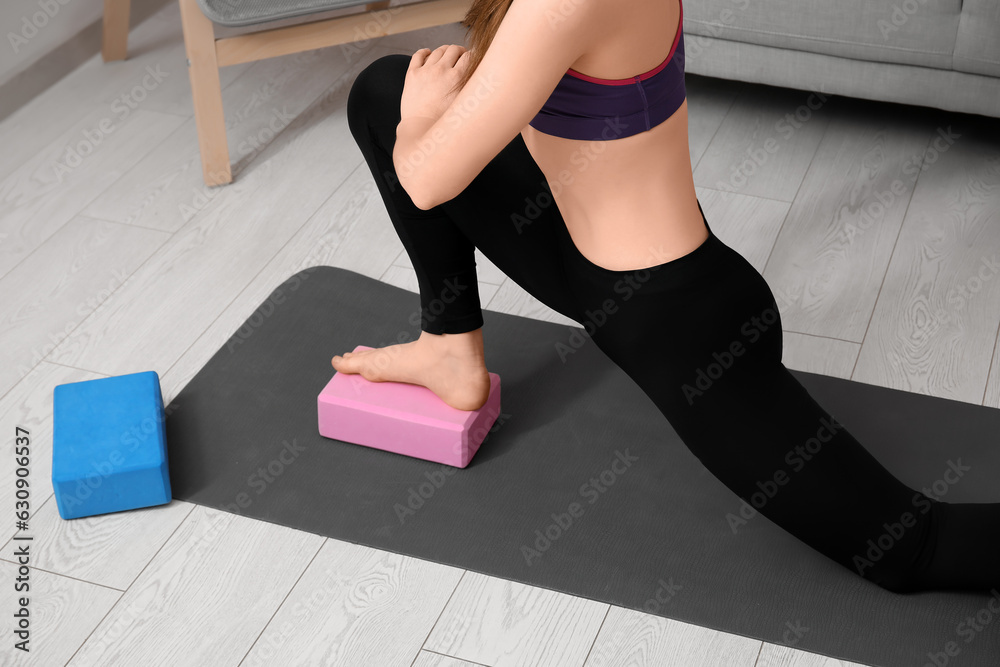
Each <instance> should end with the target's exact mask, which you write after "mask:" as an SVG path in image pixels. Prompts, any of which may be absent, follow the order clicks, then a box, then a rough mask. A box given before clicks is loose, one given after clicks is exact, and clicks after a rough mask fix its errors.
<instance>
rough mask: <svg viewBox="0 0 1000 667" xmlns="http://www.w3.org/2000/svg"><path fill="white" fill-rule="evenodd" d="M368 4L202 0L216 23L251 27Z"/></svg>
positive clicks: (351, 0) (362, 1)
mask: <svg viewBox="0 0 1000 667" xmlns="http://www.w3.org/2000/svg"><path fill="white" fill-rule="evenodd" d="M365 4H368V3H367V1H366V0H198V6H199V7H201V11H202V13H204V14H205V16H207V17H208V18H209V20H211V21H212V22H213V23H218V24H219V25H226V26H247V25H256V24H258V23H268V22H270V21H275V20H278V19H287V18H291V17H293V16H305V15H308V14H317V13H319V12H325V11H329V10H331V9H341V8H343V7H353V6H356V5H365Z"/></svg>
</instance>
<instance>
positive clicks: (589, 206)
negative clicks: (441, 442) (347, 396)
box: [332, 0, 1000, 592]
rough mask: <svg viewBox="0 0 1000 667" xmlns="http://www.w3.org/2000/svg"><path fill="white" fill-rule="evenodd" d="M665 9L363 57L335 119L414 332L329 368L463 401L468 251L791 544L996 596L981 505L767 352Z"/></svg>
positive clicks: (778, 341) (474, 348)
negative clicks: (554, 315) (572, 331)
mask: <svg viewBox="0 0 1000 667" xmlns="http://www.w3.org/2000/svg"><path fill="white" fill-rule="evenodd" d="M682 20H683V8H682V6H681V4H680V2H675V1H674V0H635V1H634V2H629V3H621V2H616V1H614V0H578V1H577V2H571V3H570V2H566V1H565V0H531V2H512V0H474V1H473V3H472V6H471V8H470V11H469V12H468V14H467V15H466V17H465V20H464V21H463V23H462V25H464V26H466V27H468V28H469V29H470V39H469V43H470V45H471V47H472V48H471V50H469V51H467V50H466V49H464V48H463V47H461V46H458V45H446V46H441V47H439V48H437V49H435V50H433V51H431V50H430V49H421V50H419V51H417V52H416V53H414V54H413V55H412V56H404V55H400V54H394V55H389V56H385V57H382V58H379V59H378V60H376V61H374V62H373V63H372V64H371V65H369V66H368V67H367V68H366V69H365V70H364V71H363V72H362V73H361V74H360V75H359V76H358V78H357V80H356V81H355V83H354V85H353V87H352V89H351V92H350V96H349V99H348V104H347V107H348V109H347V111H348V121H349V126H350V130H351V133H352V135H353V136H354V138H355V140H356V141H357V144H358V146H359V148H360V149H361V152H362V154H363V155H364V158H365V160H366V161H367V163H368V166H369V168H370V169H371V172H372V176H373V177H374V179H375V182H376V184H377V186H378V188H379V192H380V194H381V196H382V198H383V200H384V202H385V206H386V210H387V211H388V214H389V217H390V219H391V220H392V224H393V225H394V226H395V229H396V232H397V233H398V234H399V238H400V240H401V241H402V243H403V246H404V248H406V252H407V253H408V254H409V256H410V259H411V260H412V262H413V268H414V270H415V272H416V275H417V279H418V282H419V285H420V303H421V314H422V317H421V321H420V327H421V334H420V337H419V338H418V339H417V340H415V341H412V342H408V343H403V344H399V345H392V346H387V347H384V348H378V349H373V350H368V351H365V352H361V353H357V354H352V353H349V352H348V353H346V354H344V355H343V356H340V355H338V356H336V357H334V358H333V360H332V364H333V367H334V368H335V369H336V370H337V371H338V372H343V373H361V374H362V375H363V376H364V377H366V378H367V379H369V380H373V381H386V380H392V381H399V382H409V383H414V384H420V385H423V386H426V387H428V388H430V389H431V390H432V391H434V392H435V393H436V394H437V395H438V396H440V397H441V399H442V400H444V401H445V402H447V403H448V404H449V405H452V406H453V407H456V408H459V409H463V410H474V409H477V408H479V407H481V406H482V405H483V404H484V402H485V400H486V397H487V395H488V391H489V376H488V374H487V370H486V365H485V361H484V356H483V338H482V325H483V318H482V312H481V310H480V303H479V292H478V285H477V280H476V267H475V255H474V252H475V249H476V248H479V249H480V250H481V251H482V253H483V254H484V255H485V256H486V257H488V258H489V259H490V260H491V261H492V262H493V263H494V264H496V265H497V266H498V267H499V268H500V269H501V270H502V271H503V272H504V273H506V274H507V276H509V277H510V278H511V280H513V281H514V282H516V283H517V284H518V285H520V286H521V287H522V288H524V289H525V290H526V291H527V292H528V293H530V294H531V295H533V296H534V297H535V298H537V299H538V300H539V301H541V302H542V303H544V304H546V305H547V306H549V307H550V308H552V309H553V310H555V311H557V312H559V313H562V314H563V315H565V316H567V317H569V318H571V319H573V320H575V321H577V322H579V323H585V327H586V329H587V332H588V333H589V334H590V335H591V338H592V339H593V341H594V343H595V344H596V345H597V346H598V347H599V349H600V350H602V351H603V352H604V353H605V354H607V356H608V357H609V358H610V359H611V360H612V361H613V362H614V363H615V364H617V365H618V366H619V367H620V368H622V369H623V370H624V371H625V372H626V373H627V374H628V375H629V376H630V377H631V378H632V379H633V380H635V382H636V383H637V384H638V385H639V386H640V387H641V389H642V390H643V391H644V392H645V393H646V394H647V395H648V396H649V397H650V398H651V399H652V400H653V401H654V402H655V404H656V405H657V407H658V408H659V409H660V410H661V412H662V413H663V414H664V416H665V417H666V418H667V420H668V421H669V422H670V424H671V425H672V426H673V427H674V429H675V430H676V431H677V433H678V434H679V435H680V437H681V438H682V440H683V441H684V443H685V444H686V445H687V446H688V447H689V448H690V449H691V451H692V452H693V453H694V454H695V455H696V456H697V457H698V459H699V460H700V461H701V462H702V463H704V465H705V466H706V467H707V468H708V469H709V470H710V471H711V472H712V473H713V474H714V475H715V476H716V477H717V478H718V479H719V480H721V481H722V482H723V483H724V484H726V486H728V487H729V488H730V489H731V490H732V491H733V492H734V493H736V494H737V495H739V496H740V497H741V498H743V499H744V500H747V501H748V502H752V501H751V500H750V499H751V497H752V496H753V495H754V494H755V493H758V492H759V491H760V490H761V488H762V487H761V486H760V484H765V485H766V484H768V483H770V484H772V485H773V486H772V491H773V493H770V494H769V498H768V499H767V502H766V504H764V505H763V506H762V508H761V509H760V511H761V513H762V514H764V515H765V516H767V517H768V518H769V519H771V520H772V521H773V522H775V523H776V524H778V525H780V526H781V527H783V528H784V529H786V530H787V531H789V532H790V533H792V534H793V535H795V536H796V537H798V538H799V539H801V540H803V541H804V542H806V543H807V544H809V545H810V546H812V547H813V548H815V549H817V550H819V551H820V552H821V553H823V554H825V555H827V556H828V557H830V558H831V559H833V560H835V561H836V562H838V563H840V564H842V565H844V566H845V567H848V568H850V569H852V570H853V571H855V572H856V573H858V574H859V575H861V576H862V577H864V578H866V579H868V580H870V581H873V582H874V583H876V584H878V585H879V586H882V587H884V588H886V589H888V590H892V591H897V592H913V591H920V590H926V589H934V588H943V589H974V590H983V591H986V590H988V589H990V588H991V587H993V586H997V585H1000V504H950V503H945V502H940V501H937V500H935V499H932V498H928V497H927V496H925V495H923V494H921V493H920V492H918V491H915V490H914V489H911V488H909V487H907V486H906V485H904V484H903V483H901V482H900V481H899V480H898V479H896V478H895V477H894V476H893V475H892V474H891V473H890V472H889V471H888V470H886V469H885V468H884V467H883V466H882V465H881V464H880V463H879V462H878V461H877V460H876V459H875V458H874V457H873V456H872V455H871V454H870V453H869V452H868V451H866V450H865V448H864V447H863V446H862V445H861V444H860V443H859V442H858V441H857V440H855V438H854V437H852V436H851V434H850V433H849V432H848V431H847V430H846V429H845V428H844V427H843V426H842V425H841V424H839V423H837V422H836V420H835V419H834V418H833V417H832V416H831V415H830V414H829V413H827V412H826V411H825V410H824V409H823V408H822V407H821V406H820V405H818V404H817V403H816V401H815V400H814V399H813V398H812V397H811V396H810V395H809V393H808V392H807V391H806V389H805V388H804V387H803V386H802V385H801V384H800V383H799V382H798V381H796V380H795V378H794V377H793V376H792V375H791V374H790V373H789V372H788V370H787V369H786V368H785V366H784V365H783V364H782V363H781V352H782V334H781V320H780V317H779V314H778V307H777V304H776V302H775V299H774V296H773V294H772V293H771V290H770V289H769V287H768V285H767V283H766V282H765V281H764V278H763V277H762V276H761V275H760V273H759V272H758V271H757V270H756V269H754V267H753V266H752V265H751V264H750V263H749V262H747V261H746V260H745V259H744V258H743V257H742V256H741V255H740V254H739V253H737V252H736V251H735V250H733V249H732V248H730V247H729V246H727V245H726V244H724V243H723V242H722V241H720V240H719V238H718V237H716V236H715V235H714V234H713V233H712V230H711V229H710V227H709V224H708V221H707V220H706V219H705V216H704V214H703V212H702V210H701V205H700V203H699V202H698V200H697V197H696V195H695V189H694V180H693V176H692V172H691V163H690V158H689V151H688V107H687V100H686V96H685V90H684V39H683V33H682V31H681V26H682ZM758 504H759V502H758ZM872 545H880V546H879V548H878V549H873V548H872ZM882 547H885V548H882Z"/></svg>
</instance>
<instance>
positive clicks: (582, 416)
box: [166, 266, 1000, 667]
mask: <svg viewBox="0 0 1000 667" xmlns="http://www.w3.org/2000/svg"><path fill="white" fill-rule="evenodd" d="M192 297H193V298H197V295H192ZM418 309H419V299H418V297H417V295H416V294H414V293H412V292H408V291H406V290H403V289H399V288H397V287H393V286H391V285H386V284H384V283H381V282H379V281H377V280H374V279H372V278H368V277H366V276H363V275H361V274H358V273H355V272H353V271H348V270H345V269H339V268H334V267H325V266H324V267H312V268H309V269H305V270H303V271H301V272H299V273H297V274H295V275H294V276H292V277H291V278H289V279H288V280H287V281H286V282H285V283H283V284H281V285H280V286H278V287H277V288H276V289H275V291H274V292H273V293H272V294H271V295H270V296H269V297H268V299H267V300H266V301H265V302H264V303H263V304H261V306H260V307H259V308H258V309H257V311H255V312H254V313H253V314H252V315H251V316H250V317H249V318H248V319H247V321H246V322H245V323H244V324H243V326H241V327H240V329H239V330H237V331H236V332H235V333H234V334H233V336H232V337H231V338H230V339H229V340H228V341H227V342H226V344H225V345H223V346H222V348H220V349H219V351H218V352H217V353H216V354H215V355H214V356H213V357H212V358H211V359H210V360H209V361H208V363H207V364H206V365H205V367H204V368H203V369H202V370H201V371H200V372H199V373H198V374H197V375H196V376H195V377H194V378H193V379H192V380H191V381H190V383H189V384H188V385H187V386H186V387H185V388H184V389H183V390H182V391H181V392H180V394H178V396H177V397H176V398H175V399H174V401H172V402H171V405H170V406H168V410H167V412H168V414H169V417H168V418H167V424H166V430H167V443H168V457H169V464H170V480H171V485H172V489H173V496H174V497H175V498H178V499H180V500H185V501H189V502H193V503H197V504H201V505H206V506H208V507H213V508H216V509H226V510H228V511H231V512H236V513H240V514H243V515H245V516H251V517H254V518H257V519H262V520H264V521H270V522H272V523H277V524H281V525H284V526H289V527H292V528H296V529H299V530H304V531H308V532H311V533H315V534H319V535H324V536H328V537H332V538H336V539H339V540H344V541H347V542H352V543H356V544H364V545H367V546H370V547H374V548H377V549H384V550H387V551H392V552H395V553H400V554H406V555H410V556H414V557H416V558H422V559H425V560H429V561H434V562H437V563H445V564H448V565H452V566H455V567H459V568H464V569H469V570H473V571H476V572H480V573H484V574H488V575H493V576H496V577H502V578H504V579H509V580H513V581H518V582H523V583H525V584H531V585H534V586H540V587H542V588H547V589H551V590H555V591H561V592H563V593H568V594H571V595H576V596H581V597H585V598H589V599H592V600H598V601H601V602H606V603H610V604H614V605H619V606H621V607H626V608H630V609H636V610H641V611H646V612H648V613H651V614H656V615H659V616H665V617H668V618H673V619H676V620H679V621H684V622H688V623H694V624H697V625H700V626H704V627H708V628H713V629H716V630H721V631H725V632H730V633H735V634H738V635H743V636H747V637H752V638H754V639H759V640H763V641H767V642H771V643H775V644H786V645H794V646H795V647H797V648H800V649H803V650H806V651H812V652H816V653H821V654H825V655H828V656H831V657H835V658H840V659H845V660H850V661H854V662H861V663H866V664H872V665H885V666H892V667H895V666H897V665H899V666H904V665H905V666H907V667H911V666H916V667H922V666H923V665H925V664H931V665H933V664H945V663H944V662H940V661H941V660H946V661H947V664H948V665H950V666H952V667H987V666H990V667H995V666H996V665H997V664H998V656H1000V613H997V612H996V611H993V610H997V611H1000V594H997V596H996V597H994V596H992V595H990V594H989V593H985V592H984V593H982V594H978V593H956V592H930V593H919V594H913V595H897V594H894V593H890V592H888V591H885V590H882V589H881V588H879V587H878V586H876V585H874V584H871V583H869V582H867V581H865V580H863V579H861V578H860V577H859V576H857V575H856V574H854V573H853V572H852V571H849V570H847V569H845V568H843V567H841V566H840V565H837V564H836V563H834V562H833V561H831V560H829V559H828V558H826V557H825V556H823V555H821V554H819V553H818V552H816V551H814V550H812V549H811V548H810V547H808V546H806V545H805V544H803V543H801V542H799V541H798V540H797V539H796V538H794V537H792V536H791V535H789V534H788V533H786V532H784V531H783V530H782V529H780V528H778V527H777V526H775V525H774V524H772V523H771V522H770V521H769V520H768V519H767V518H765V517H764V516H762V515H759V514H758V515H756V516H752V517H751V518H749V519H747V520H746V522H745V524H741V525H739V526H738V527H737V530H736V532H734V530H733V529H732V528H731V522H730V518H731V517H732V516H739V514H740V510H741V507H744V504H743V502H742V501H741V500H740V498H739V497H738V496H736V495H735V494H734V493H732V492H731V491H729V489H727V488H726V487H725V486H723V484H722V483H721V482H719V481H718V480H717V479H716V478H715V477H714V476H713V475H712V474H711V473H710V472H708V471H707V470H706V469H705V468H704V466H703V465H702V464H701V463H700V462H699V461H698V460H697V459H696V458H695V457H694V455H693V454H691V453H690V452H689V451H688V449H687V448H686V447H685V446H684V444H683V443H682V442H681V441H680V439H679V438H678V436H677V435H676V433H675V432H674V430H673V429H672V428H671V426H670V424H669V422H668V421H667V420H666V418H665V417H664V416H663V415H662V414H661V413H660V412H659V410H658V409H657V408H656V406H655V405H654V404H653V402H652V401H651V400H650V399H649V398H648V397H647V396H646V395H645V394H644V393H642V391H641V390H640V389H639V388H638V386H637V385H635V383H634V382H632V380H631V379H629V377H628V376H627V375H626V374H625V373H624V372H623V371H622V370H621V369H619V368H618V367H617V366H615V365H614V364H613V363H612V362H611V361H610V360H609V359H608V358H607V357H606V356H605V355H604V354H603V353H602V352H601V351H600V350H598V349H597V347H596V346H595V345H594V343H593V342H592V341H590V340H589V339H587V338H586V336H585V334H584V332H583V329H582V327H579V326H564V325H560V324H554V323H549V322H541V321H538V320H533V319H529V318H525V317H519V316H515V315H507V314H503V313H497V312H493V311H485V312H484V318H485V327H484V330H483V332H484V339H485V345H486V362H487V367H488V368H489V370H490V371H492V372H496V373H498V374H499V375H500V377H501V381H502V394H501V397H502V412H501V414H500V415H499V416H498V418H497V421H496V423H495V424H494V427H493V429H492V430H491V431H490V433H489V435H488V436H487V438H486V440H485V441H484V442H483V445H482V447H481V448H480V450H479V452H478V453H477V454H476V456H475V458H474V459H473V460H472V462H471V463H470V465H469V467H467V468H465V469H457V468H452V467H449V466H442V465H441V464H435V463H430V462H427V461H422V460H419V459H414V458H409V457H406V456H402V455H399V454H393V453H389V452H384V451H380V450H374V449H370V448H366V447H361V446H358V445H354V444H350V443H344V442H340V441H335V440H329V439H326V438H323V437H322V436H320V435H319V434H318V430H317V414H316V396H317V395H318V394H319V392H320V390H322V388H323V387H324V385H325V384H326V383H327V382H328V381H329V380H330V378H331V377H332V375H333V372H334V371H333V368H332V367H331V366H330V358H331V357H333V356H334V355H336V354H342V353H343V352H345V351H348V350H351V349H353V348H354V347H355V346H356V345H358V344H362V345H368V346H371V347H381V346H384V345H389V344H393V343H397V342H405V341H407V340H413V339H414V338H416V337H417V336H418V335H419V333H420V332H419V328H418V327H417V326H414V325H411V324H410V321H411V319H410V318H411V315H413V314H414V313H416V312H417V311H418ZM414 321H416V320H414ZM558 344H562V345H563V346H569V347H571V348H573V349H575V350H576V351H575V352H574V353H573V354H571V355H569V356H568V357H567V358H566V360H565V363H564V362H563V361H562V360H561V359H560V356H559V354H558V353H557V352H556V349H557V345H558ZM792 373H793V374H794V375H795V377H796V378H797V379H798V380H799V381H800V382H801V383H802V384H803V385H804V386H805V387H806V388H807V389H808V390H809V392H810V393H811V394H812V395H813V396H814V397H815V398H816V400H817V401H818V402H819V403H820V404H821V405H823V406H824V407H825V408H826V409H827V410H828V411H830V412H831V413H832V414H833V415H834V416H835V417H836V418H837V420H838V421H840V422H841V423H843V424H844V425H845V426H846V427H847V428H848V430H850V431H851V432H852V433H853V434H854V435H855V436H856V437H857V438H858V439H859V440H860V441H861V442H862V443H864V444H865V445H866V446H867V447H868V448H869V449H870V451H871V452H872V453H873V454H874V455H875V456H876V457H877V458H878V459H879V460H880V461H881V462H882V463H883V464H884V465H885V466H886V467H887V468H889V469H890V470H891V471H892V472H893V473H894V474H896V475H897V476H898V477H899V478H900V479H901V480H902V481H904V482H905V483H907V484H909V485H910V486H912V487H914V488H916V489H920V488H923V487H928V488H930V489H932V490H934V491H935V492H936V493H940V492H941V491H942V490H944V491H946V492H947V495H945V496H944V499H946V500H949V501H953V502H1000V488H998V485H997V480H998V479H1000V445H998V440H1000V410H996V409H992V408H986V407H982V406H976V405H971V404H968V403H963V402H959V401H952V400H947V399H942V398H935V397H930V396H926V395H922V394H914V393H908V392H904V391H898V390H894V389H886V388H883V387H877V386H874V385H868V384H862V383H859V382H852V381H848V380H843V379H839V378H831V377H826V376H823V375H816V374H812V373H805V372H798V371H792ZM283 452H284V453H283ZM953 465H954V467H952V466H953ZM258 468H265V469H269V470H270V472H271V478H270V479H271V481H270V482H269V483H262V482H261V478H254V479H250V478H249V476H250V473H251V472H252V471H256V470H257V469H258ZM966 468H967V469H966ZM950 469H951V470H955V469H958V470H961V472H962V474H961V476H958V475H957V473H955V472H951V473H948V472H947V471H949V470H950ZM254 480H256V481H254ZM945 480H952V481H953V482H954V483H949V482H946V481H945ZM935 483H937V488H934V487H933V485H934V484H935ZM844 493H845V494H847V493H851V481H850V480H849V479H845V480H844ZM573 503H576V505H573ZM574 508H575V509H574ZM553 515H555V518H554V517H553ZM560 524H562V525H561V526H560ZM994 529H995V527H994ZM545 540H547V541H548V542H547V543H546V542H545ZM532 550H534V551H532ZM998 557H1000V555H998ZM991 606H992V609H993V610H991V608H990V607H991ZM977 618H978V621H977V620H975V619H977ZM970 621H971V622H970ZM974 628H979V629H978V630H976V629H974ZM949 650H950V651H951V653H952V655H948V653H947V652H948V651H949ZM956 651H957V653H956ZM930 656H936V657H937V659H938V660H939V662H938V663H935V662H932V660H931V657H930Z"/></svg>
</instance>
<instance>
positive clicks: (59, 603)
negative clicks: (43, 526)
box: [0, 552, 122, 667]
mask: <svg viewBox="0 0 1000 667" xmlns="http://www.w3.org/2000/svg"><path fill="white" fill-rule="evenodd" d="M5 553H6V552H5ZM17 576H18V574H17V566H16V565H14V564H13V563H8V562H7V561H2V560H0V577H2V578H3V581H4V582H5V583H6V585H5V586H3V587H2V592H0V606H2V607H3V609H4V612H5V613H4V615H5V616H8V614H9V615H10V616H12V615H13V614H14V610H15V609H16V603H17V598H19V597H21V593H17V592H15V591H14V587H13V581H14V580H15V579H16V578H17ZM30 577H31V579H30V582H29V583H30V585H31V590H30V591H29V593H28V598H29V601H28V613H29V614H30V617H29V618H30V622H31V625H30V628H29V631H30V632H31V635H30V638H29V639H30V641H28V648H29V651H28V652H27V653H25V652H24V651H20V650H17V649H15V648H14V642H15V641H19V640H17V639H15V638H14V635H13V632H12V630H13V626H14V623H13V621H12V620H8V619H4V621H5V623H7V627H5V628H4V635H5V637H4V641H3V642H2V643H0V665H4V667H42V666H49V665H64V664H66V661H67V660H69V658H70V656H71V655H73V653H74V652H75V651H76V649H77V647H79V646H80V644H81V643H83V640H85V639H86V638H87V637H88V636H89V635H90V633H91V632H93V630H94V628H95V627H97V624H98V623H99V622H100V621H101V618H103V617H104V615H105V614H106V613H108V610H109V609H111V608H112V607H113V606H114V605H115V603H116V602H117V601H118V600H119V598H120V597H121V595H122V594H121V593H120V592H119V591H116V590H112V589H110V588H105V587H103V586H97V585H95V584H90V583H87V582H85V581H77V580H76V579H69V578H67V577H60V576H59V575H57V574H50V573H48V572H43V571H41V570H35V569H32V570H31V573H30ZM15 596H16V597H15ZM10 616H8V618H10Z"/></svg>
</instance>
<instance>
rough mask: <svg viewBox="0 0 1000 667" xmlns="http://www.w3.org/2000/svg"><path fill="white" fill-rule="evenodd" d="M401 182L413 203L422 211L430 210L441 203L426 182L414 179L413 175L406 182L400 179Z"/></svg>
mask: <svg viewBox="0 0 1000 667" xmlns="http://www.w3.org/2000/svg"><path fill="white" fill-rule="evenodd" d="M399 183H400V185H402V186H403V189H404V190H405V191H406V194H407V195H408V196H409V197H410V201H412V202H413V205H414V206H416V207H417V208H419V209H420V210H421V211H429V210H431V209H432V208H434V207H435V206H437V205H438V204H439V203H440V202H439V201H437V200H436V198H435V197H434V196H433V193H432V192H431V191H430V190H429V189H428V188H427V187H426V185H425V184H424V183H421V182H419V181H414V179H413V178H412V177H410V178H408V179H406V182H403V180H402V179H400V182H399Z"/></svg>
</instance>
